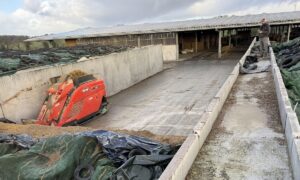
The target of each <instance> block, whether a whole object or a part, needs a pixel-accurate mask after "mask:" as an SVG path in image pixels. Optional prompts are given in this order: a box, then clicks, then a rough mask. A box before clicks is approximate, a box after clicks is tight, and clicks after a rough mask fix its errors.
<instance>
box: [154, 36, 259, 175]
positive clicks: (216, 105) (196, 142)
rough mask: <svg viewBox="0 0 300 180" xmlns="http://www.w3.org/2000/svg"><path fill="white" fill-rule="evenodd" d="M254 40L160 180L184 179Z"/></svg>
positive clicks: (254, 40)
mask: <svg viewBox="0 0 300 180" xmlns="http://www.w3.org/2000/svg"><path fill="white" fill-rule="evenodd" d="M255 42H256V39H255V38H254V39H253V41H252V43H251V45H250V46H249V48H248V50H247V51H246V53H245V54H244V56H243V57H242V58H241V59H240V61H239V62H238V63H237V64H236V65H235V66H234V68H233V70H232V72H231V73H230V74H229V77H228V78H227V79H226V81H225V82H224V84H223V85H222V87H221V88H220V90H219V91H218V93H217V94H216V95H215V97H214V98H213V99H212V100H211V102H210V103H209V104H208V106H207V108H206V110H205V111H204V113H203V114H202V116H201V118H200V120H199V123H198V124H196V125H195V127H194V129H193V132H192V133H191V134H190V135H189V136H188V137H187V139H186V140H185V141H184V143H183V144H182V146H181V147H180V149H179V150H178V152H177V153H176V154H175V156H174V157H173V159H172V160H171V162H170V163H169V165H168V166H167V168H166V169H165V171H164V172H163V174H162V175H161V176H160V178H159V179H160V180H169V179H172V180H181V179H185V177H186V175H187V174H188V172H189V169H190V168H191V166H192V164H193V162H194V160H195V158H196V156H197V154H198V152H199V150H200V149H201V147H202V145H203V143H204V142H205V140H206V138H207V136H208V135H209V133H210V131H211V129H212V126H213V124H214V122H215V120H216V119H217V117H218V115H219V113H220V112H221V110H222V107H223V105H224V103H225V101H226V99H227V97H228V95H229V93H230V91H231V88H232V87H233V84H234V83H235V82H236V80H237V77H238V75H239V69H240V64H243V63H244V62H245V59H246V56H247V55H249V54H250V52H251V49H252V47H253V45H254V43H255Z"/></svg>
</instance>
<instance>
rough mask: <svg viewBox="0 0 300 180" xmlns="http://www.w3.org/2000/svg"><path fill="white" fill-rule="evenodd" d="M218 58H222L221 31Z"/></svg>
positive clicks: (220, 33) (220, 32)
mask: <svg viewBox="0 0 300 180" xmlns="http://www.w3.org/2000/svg"><path fill="white" fill-rule="evenodd" d="M218 57H219V58H221V57H222V31H221V30H219V42H218Z"/></svg>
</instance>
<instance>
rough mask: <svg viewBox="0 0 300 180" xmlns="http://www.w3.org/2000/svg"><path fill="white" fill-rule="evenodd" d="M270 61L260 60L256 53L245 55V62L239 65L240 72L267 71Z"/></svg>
mask: <svg viewBox="0 0 300 180" xmlns="http://www.w3.org/2000/svg"><path fill="white" fill-rule="evenodd" d="M270 67H271V63H270V60H260V61H258V58H257V56H256V55H253V54H252V55H249V56H246V59H245V62H244V64H243V65H242V66H240V72H241V73H242V74H254V73H261V72H267V71H269V70H270Z"/></svg>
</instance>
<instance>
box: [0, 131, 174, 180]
mask: <svg viewBox="0 0 300 180" xmlns="http://www.w3.org/2000/svg"><path fill="white" fill-rule="evenodd" d="M176 150H177V147H173V146H170V145H167V144H162V143H159V142H155V141H152V140H149V139H146V138H142V137H137V136H130V135H123V134H118V133H114V132H110V131H103V130H99V131H93V132H84V133H79V134H75V135H70V134H69V135H68V134H67V135H61V136H56V137H51V138H47V139H33V138H32V137H30V136H27V135H6V134H1V135H0V167H1V168H0V179H3V180H6V179H9V180H13V179H24V180H25V179H49V180H50V179H78V180H83V179H84V180H87V179H91V180H96V179H97V180H98V179H99V180H100V179H101V180H102V179H143V180H147V179H149V180H150V179H158V178H159V176H160V175H161V173H162V172H163V170H164V168H165V167H166V166H167V164H168V163H169V161H170V160H171V159H172V157H173V155H174V154H175V153H176Z"/></svg>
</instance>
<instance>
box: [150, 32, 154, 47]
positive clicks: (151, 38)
mask: <svg viewBox="0 0 300 180" xmlns="http://www.w3.org/2000/svg"><path fill="white" fill-rule="evenodd" d="M150 40H151V45H154V41H153V34H151V35H150Z"/></svg>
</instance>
